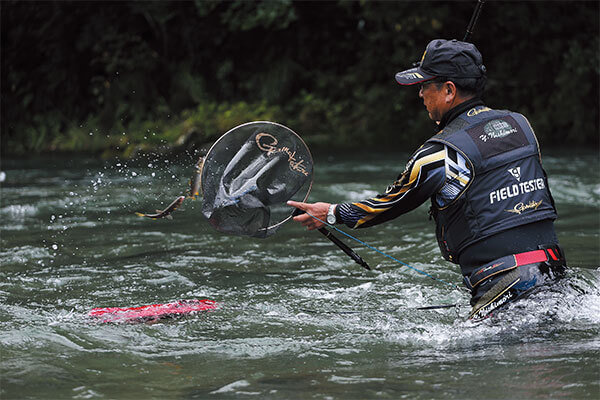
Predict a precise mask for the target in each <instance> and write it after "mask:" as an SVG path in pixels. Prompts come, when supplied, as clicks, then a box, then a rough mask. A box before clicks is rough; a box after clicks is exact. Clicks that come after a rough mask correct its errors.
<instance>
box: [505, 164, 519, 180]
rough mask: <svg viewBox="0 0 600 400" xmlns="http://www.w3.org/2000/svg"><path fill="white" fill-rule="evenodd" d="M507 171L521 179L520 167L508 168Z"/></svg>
mask: <svg viewBox="0 0 600 400" xmlns="http://www.w3.org/2000/svg"><path fill="white" fill-rule="evenodd" d="M508 172H510V174H511V175H512V176H513V178H515V179H516V180H518V181H521V167H514V168H509V169H508Z"/></svg>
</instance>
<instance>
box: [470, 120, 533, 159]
mask: <svg viewBox="0 0 600 400" xmlns="http://www.w3.org/2000/svg"><path fill="white" fill-rule="evenodd" d="M467 133H468V134H469V136H470V137H471V139H473V142H474V143H475V145H476V146H477V148H478V149H479V152H480V153H481V154H485V156H486V158H489V157H493V156H495V155H497V154H500V153H504V152H507V151H510V150H513V149H516V148H518V147H521V146H526V145H527V144H528V141H527V138H526V137H525V134H524V133H523V130H522V129H521V127H520V126H519V124H518V123H517V121H515V119H514V118H513V117H511V116H510V115H506V116H503V117H501V118H497V119H493V120H491V121H486V122H485V123H482V124H479V125H477V126H475V127H473V128H471V129H468V130H467Z"/></svg>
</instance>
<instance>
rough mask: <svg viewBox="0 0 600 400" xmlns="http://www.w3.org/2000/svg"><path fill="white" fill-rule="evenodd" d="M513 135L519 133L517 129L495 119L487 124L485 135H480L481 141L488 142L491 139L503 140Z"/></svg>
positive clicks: (484, 130)
mask: <svg viewBox="0 0 600 400" xmlns="http://www.w3.org/2000/svg"><path fill="white" fill-rule="evenodd" d="M511 133H517V128H515V127H513V126H512V125H510V124H509V123H508V122H506V121H503V120H501V119H494V120H492V121H490V122H488V123H487V124H485V126H484V127H483V134H481V135H479V139H481V140H482V141H484V142H487V141H488V140H490V139H501V138H503V137H506V136H508V135H510V134H511Z"/></svg>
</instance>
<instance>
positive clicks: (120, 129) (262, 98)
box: [0, 0, 600, 154]
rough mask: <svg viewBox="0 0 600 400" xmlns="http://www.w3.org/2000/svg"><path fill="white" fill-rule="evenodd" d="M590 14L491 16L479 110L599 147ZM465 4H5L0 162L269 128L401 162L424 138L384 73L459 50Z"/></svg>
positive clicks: (590, 9)
mask: <svg viewBox="0 0 600 400" xmlns="http://www.w3.org/2000/svg"><path fill="white" fill-rule="evenodd" d="M599 4H600V3H599V2H595V1H594V2H586V1H575V2H571V1H569V2H567V1H536V2H511V1H494V2H487V3H486V5H485V7H484V9H483V13H482V14H481V18H480V20H479V22H478V25H477V26H476V28H475V32H474V35H473V37H472V40H473V41H474V42H475V43H476V45H477V46H478V48H479V49H480V50H481V52H482V53H483V55H484V61H485V64H486V66H487V67H488V71H489V84H488V90H487V94H486V95H485V100H486V102H487V103H488V104H489V105H490V106H492V107H497V108H509V109H512V110H515V111H519V112H522V113H524V114H526V115H527V116H528V117H529V118H530V120H531V121H532V123H533V125H534V128H535V129H536V131H537V133H538V136H539V137H540V140H541V141H542V142H544V143H545V144H546V145H548V144H549V145H554V144H556V145H562V144H570V145H595V146H597V145H598V143H599V135H598V128H599V126H598V124H599V119H600V116H599V87H600V83H599V81H598V77H599V75H600V50H599V49H600V43H599V31H600V24H599ZM474 5H475V1H469V2H453V1H428V2H421V1H414V2H409V1H399V2H390V1H326V2H323V1H292V0H278V1H252V2H250V1H242V0H234V1H217V0H215V1H205V0H196V1H193V2H192V1H174V2H138V1H124V2H103V1H97V2H95V1H90V2H76V1H29V2H22V1H4V2H2V3H1V4H0V13H1V25H2V26H1V29H2V37H1V39H2V46H1V51H2V54H1V63H2V65H1V79H2V81H1V89H2V90H1V96H2V103H1V106H2V115H1V117H2V118H1V130H2V135H1V142H2V153H3V154H22V153H27V152H39V151H47V150H51V149H53V148H56V149H61V150H65V151H67V150H71V151H104V150H105V149H106V148H119V149H123V148H124V147H126V148H128V149H131V148H132V146H133V147H135V146H138V147H139V146H141V147H143V148H145V149H150V148H152V146H157V145H164V144H169V143H171V144H177V143H184V142H185V143H188V144H189V143H190V141H191V142H192V143H194V142H198V143H201V142H204V141H210V140H212V139H213V138H214V137H216V136H218V135H219V134H221V133H223V130H224V129H228V128H230V127H231V126H228V125H227V124H235V123H237V122H238V121H243V120H244V119H250V118H260V117H264V118H266V117H267V116H268V117H269V118H275V119H277V120H278V121H280V122H282V123H285V124H287V125H289V126H290V127H292V128H293V129H295V130H296V131H298V132H299V133H300V134H302V135H303V136H304V137H306V139H307V140H308V141H309V142H311V145H314V146H316V145H329V146H334V148H339V149H341V148H346V147H361V146H364V145H369V146H381V147H382V148H383V147H387V148H389V147H391V146H396V147H400V146H404V147H405V148H406V150H410V149H412V148H413V147H414V146H415V145H417V144H418V143H420V142H422V140H423V139H425V138H426V137H427V136H428V135H430V134H431V132H432V127H431V124H430V122H429V121H428V120H427V118H426V115H425V113H424V111H423V107H422V104H421V101H420V99H418V97H417V91H416V89H415V90H413V89H410V88H409V89H407V88H399V87H398V85H397V84H396V83H395V81H394V74H395V73H396V72H397V71H398V70H401V69H404V68H407V67H410V65H411V64H412V62H414V61H417V60H418V59H420V57H421V54H422V52H423V50H424V48H425V46H426V44H427V43H428V42H429V41H430V40H431V39H433V38H436V37H443V38H458V39H462V37H463V35H464V32H465V29H466V25H467V23H468V21H469V19H470V17H471V13H472V11H473V7H474ZM567 15H568V18H567V17H566V16H567ZM209 110H210V112H208V111H209ZM149 132H151V133H152V135H153V137H154V139H153V140H150V139H149V138H148V133H149ZM90 133H95V134H96V135H95V136H94V137H93V138H91V137H90Z"/></svg>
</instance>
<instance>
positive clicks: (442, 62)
mask: <svg viewBox="0 0 600 400" xmlns="http://www.w3.org/2000/svg"><path fill="white" fill-rule="evenodd" d="M416 65H417V66H416V67H415V68H411V69H407V70H406V71H402V72H398V73H397V74H396V81H397V82H398V83H399V84H401V85H414V84H416V83H421V82H425V81H428V80H431V79H433V78H436V77H438V76H442V77H445V78H457V79H460V78H480V77H482V76H484V75H485V66H484V65H483V58H482V57H481V53H480V52H479V50H477V48H476V47H475V45H474V44H472V43H467V42H459V41H458V40H456V39H453V40H444V39H435V40H432V41H431V42H429V44H428V45H427V48H426V49H425V53H423V57H422V58H421V61H420V62H418V63H417V64H416Z"/></svg>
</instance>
